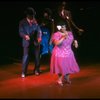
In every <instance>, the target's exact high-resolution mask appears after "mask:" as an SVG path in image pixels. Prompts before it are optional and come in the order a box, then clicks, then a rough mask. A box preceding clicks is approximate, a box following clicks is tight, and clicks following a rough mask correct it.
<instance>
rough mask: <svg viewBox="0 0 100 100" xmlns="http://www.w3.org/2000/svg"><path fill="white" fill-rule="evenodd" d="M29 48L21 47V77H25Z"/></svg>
mask: <svg viewBox="0 0 100 100" xmlns="http://www.w3.org/2000/svg"><path fill="white" fill-rule="evenodd" d="M28 51H29V48H28V47H24V48H23V59H22V77H25V75H26V72H27V67H28V63H29V55H28Z"/></svg>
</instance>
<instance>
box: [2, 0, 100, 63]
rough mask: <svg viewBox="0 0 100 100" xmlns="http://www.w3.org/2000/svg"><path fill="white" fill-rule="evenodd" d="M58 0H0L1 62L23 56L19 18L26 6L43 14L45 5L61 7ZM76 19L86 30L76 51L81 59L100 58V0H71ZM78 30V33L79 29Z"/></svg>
mask: <svg viewBox="0 0 100 100" xmlns="http://www.w3.org/2000/svg"><path fill="white" fill-rule="evenodd" d="M60 2H62V1H58V0H47V1H46V0H45V1H43V0H33V1H32V0H27V1H26V0H25V1H19V0H18V1H10V0H9V1H0V64H5V63H6V62H7V61H9V60H10V62H13V61H20V60H21V57H22V47H21V38H20V37H19V33H18V26H19V21H20V20H21V19H22V18H23V17H24V14H23V12H24V10H25V8H26V7H28V6H32V7H33V8H34V9H35V10H36V13H37V16H36V17H37V18H39V17H41V13H42V11H43V10H44V8H46V7H49V8H51V9H52V10H53V11H55V9H57V6H58V4H59V3H60ZM68 3H69V4H68V5H69V9H70V10H71V12H72V16H73V20H74V22H75V23H76V24H77V26H80V27H81V28H83V29H84V30H85V32H84V33H83V35H81V36H78V41H79V48H78V49H77V50H75V55H76V57H77V59H78V61H79V63H81V62H85V63H87V62H93V63H94V62H99V61H100V1H95V0H94V1H77V0H76V1H74V0H69V1H68ZM76 34H77V33H76Z"/></svg>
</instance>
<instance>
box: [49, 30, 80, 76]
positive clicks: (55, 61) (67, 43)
mask: <svg viewBox="0 0 100 100" xmlns="http://www.w3.org/2000/svg"><path fill="white" fill-rule="evenodd" d="M61 36H62V35H61V34H60V33H59V32H56V33H54V35H53V36H52V41H54V40H59V39H60V38H61ZM73 39H74V37H73V34H72V32H68V37H67V38H66V39H65V40H64V41H63V42H62V43H61V44H60V45H55V47H54V48H53V51H52V55H51V62H50V72H51V73H52V74H53V73H55V74H58V73H61V74H62V75H65V74H72V73H76V72H79V70H80V69H79V66H78V64H77V62H76V59H75V56H74V53H73V51H72V48H71V46H72V42H73Z"/></svg>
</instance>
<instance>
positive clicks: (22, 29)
mask: <svg viewBox="0 0 100 100" xmlns="http://www.w3.org/2000/svg"><path fill="white" fill-rule="evenodd" d="M19 34H20V36H21V37H22V46H23V59H22V73H24V74H26V72H27V67H28V63H29V50H30V47H32V53H33V54H34V55H33V57H34V59H35V68H34V70H39V67H40V56H39V54H40V44H39V43H38V41H37V38H41V35H42V32H41V29H40V27H39V25H38V24H37V23H32V25H31V26H30V24H29V23H28V21H27V19H23V20H21V21H20V23H19ZM25 35H28V36H29V37H30V40H26V39H25Z"/></svg>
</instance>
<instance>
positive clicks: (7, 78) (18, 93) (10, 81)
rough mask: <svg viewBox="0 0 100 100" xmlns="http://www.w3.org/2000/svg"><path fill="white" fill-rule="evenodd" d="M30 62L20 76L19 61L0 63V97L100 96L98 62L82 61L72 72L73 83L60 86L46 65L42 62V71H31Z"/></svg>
mask: <svg viewBox="0 0 100 100" xmlns="http://www.w3.org/2000/svg"><path fill="white" fill-rule="evenodd" d="M33 68H34V63H32V62H30V64H29V67H28V72H27V74H28V75H27V77H25V78H21V63H20V62H13V63H8V64H2V65H0V99H1V98H3V99H5V98H6V99H8V98H11V99H60V98H62V99H65V98H66V99H94V98H95V99H97V98H100V63H95V64H93V63H92V64H82V65H80V72H79V73H77V74H72V75H71V76H70V77H71V81H72V84H70V85H67V84H64V86H59V85H58V84H57V83H56V81H57V75H51V74H50V72H49V64H42V65H41V70H42V73H41V74H40V75H39V76H35V75H34V74H33Z"/></svg>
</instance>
